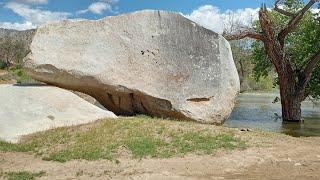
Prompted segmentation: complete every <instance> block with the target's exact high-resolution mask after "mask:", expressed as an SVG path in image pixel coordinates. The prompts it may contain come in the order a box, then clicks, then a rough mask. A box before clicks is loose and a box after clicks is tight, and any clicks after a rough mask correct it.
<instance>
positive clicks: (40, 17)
mask: <svg viewBox="0 0 320 180" xmlns="http://www.w3.org/2000/svg"><path fill="white" fill-rule="evenodd" d="M5 7H6V8H9V9H11V10H12V11H13V12H15V13H16V14H18V15H20V16H21V17H23V18H24V19H25V21H27V22H31V23H32V24H35V25H38V24H42V23H45V22H47V21H52V20H62V19H67V18H68V17H69V16H71V14H70V13H67V12H52V11H48V10H42V9H39V8H31V7H30V6H28V5H25V4H20V3H16V2H11V3H7V4H6V5H5Z"/></svg>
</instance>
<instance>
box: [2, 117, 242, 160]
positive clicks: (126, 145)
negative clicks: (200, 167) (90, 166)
mask: <svg viewBox="0 0 320 180" xmlns="http://www.w3.org/2000/svg"><path fill="white" fill-rule="evenodd" d="M245 147H247V144H246V143H245V142H244V141H242V140H241V139H240V138H237V137H235V135H234V134H233V133H232V132H231V131H227V130H226V131H222V130H221V128H217V127H216V126H213V125H201V124H197V123H193V122H178V121H168V120H164V119H160V118H150V117H146V116H137V117H133V118H124V117H120V118H118V119H106V120H103V121H99V122H96V123H93V124H88V125H83V126H77V127H68V128H58V129H54V130H50V131H46V132H42V133H38V134H35V135H33V136H32V137H28V138H27V139H26V140H25V141H23V142H22V143H20V144H10V143H6V142H0V151H2V152H33V153H35V154H36V155H38V156H40V157H42V158H43V159H44V160H50V161H51V160H52V161H58V162H66V161H69V160H73V159H86V160H90V161H93V160H99V159H107V160H112V161H115V162H117V158H118V157H119V156H120V155H119V154H121V152H119V151H123V149H125V150H126V151H127V152H128V153H127V154H129V155H128V156H130V157H132V158H144V157H153V158H167V157H172V156H183V155H185V154H188V153H197V154H212V153H213V152H214V151H215V150H217V149H226V150H232V149H236V148H245Z"/></svg>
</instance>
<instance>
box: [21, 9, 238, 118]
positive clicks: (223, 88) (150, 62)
mask: <svg viewBox="0 0 320 180" xmlns="http://www.w3.org/2000/svg"><path fill="white" fill-rule="evenodd" d="M25 62H26V70H27V72H28V73H29V74H30V75H31V76H32V77H33V78H35V79H37V80H40V81H43V82H46V83H48V84H51V85H55V86H59V87H62V88H66V89H71V90H76V91H80V92H83V93H86V94H89V95H91V96H92V97H94V98H96V99H97V100H98V101H99V102H100V103H101V104H102V105H104V106H105V107H106V108H107V109H108V110H111V111H113V112H114V113H116V114H118V115H134V114H148V115H153V116H161V117H172V118H178V119H188V120H195V121H198V122H201V123H212V124H221V123H223V121H224V120H225V119H226V118H227V117H228V116H229V114H230V113H231V111H232V108H233V106H234V101H235V97H236V95H237V94H238V92H239V89H240V83H239V77H238V74H237V70H236V67H235V65H234V62H233V58H232V53H231V49H230V45H229V43H228V42H227V41H226V40H225V39H224V38H223V37H222V36H220V35H218V34H217V33H214V32H212V31H210V30H207V29H205V28H203V27H200V26H198V25H197V24H195V23H194V22H192V21H190V20H188V19H186V18H184V17H183V16H181V15H179V14H175V13H169V12H164V11H152V10H147V11H140V12H136V13H132V14H125V15H121V16H116V17H107V18H105V19H101V20H97V21H90V20H77V21H63V22H53V23H49V24H45V25H42V26H40V27H39V28H38V29H37V31H36V33H35V36H34V39H33V41H32V44H31V52H30V54H29V55H28V56H27V57H26V58H25Z"/></svg>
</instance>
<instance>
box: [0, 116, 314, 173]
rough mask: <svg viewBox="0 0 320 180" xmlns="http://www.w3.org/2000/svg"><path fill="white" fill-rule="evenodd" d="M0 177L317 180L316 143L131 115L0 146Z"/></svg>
mask: <svg viewBox="0 0 320 180" xmlns="http://www.w3.org/2000/svg"><path fill="white" fill-rule="evenodd" d="M0 162H1V163H0V171H1V173H0V175H1V177H2V178H6V177H13V176H15V177H17V176H19V175H21V176H30V177H33V176H34V177H35V178H40V179H52V178H55V179H67V178H69V179H88V178H94V179H111V178H113V179H319V178H320V174H319V171H320V138H318V137H313V138H294V137H290V136H287V135H283V134H277V133H268V132H259V131H241V130H239V129H231V128H226V127H218V126H212V125H202V124H197V123H193V122H177V121H170V120H163V119H158V118H149V117H146V116H138V117H134V118H120V119H119V120H101V121H99V122H96V123H92V124H87V125H82V126H77V127H69V128H59V129H56V130H51V131H46V132H42V133H38V134H35V135H31V136H28V137H25V138H24V140H23V142H21V143H20V144H18V145H13V144H8V143H4V142H2V143H0Z"/></svg>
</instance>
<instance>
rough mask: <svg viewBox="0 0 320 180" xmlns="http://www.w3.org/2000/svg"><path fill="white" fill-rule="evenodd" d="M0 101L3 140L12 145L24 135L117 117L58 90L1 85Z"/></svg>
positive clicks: (0, 122) (70, 93) (71, 94)
mask: <svg viewBox="0 0 320 180" xmlns="http://www.w3.org/2000/svg"><path fill="white" fill-rule="evenodd" d="M0 99H1V103H0V139H2V140H5V141H8V142H13V143H16V142H18V141H19V140H20V138H21V136H23V135H28V134H32V133H35V132H39V131H44V130H48V129H51V128H56V127H62V126H71V125H79V124H85V123H89V122H92V121H95V120H98V119H102V118H116V117H117V116H116V115H115V114H114V113H112V112H110V111H105V110H102V109H100V108H98V107H96V106H94V105H92V104H90V103H89V102H87V101H85V100H83V99H81V98H80V97H78V96H77V95H75V94H73V93H72V92H69V91H67V90H64V89H60V88H57V87H50V86H14V85H0Z"/></svg>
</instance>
